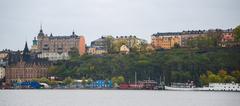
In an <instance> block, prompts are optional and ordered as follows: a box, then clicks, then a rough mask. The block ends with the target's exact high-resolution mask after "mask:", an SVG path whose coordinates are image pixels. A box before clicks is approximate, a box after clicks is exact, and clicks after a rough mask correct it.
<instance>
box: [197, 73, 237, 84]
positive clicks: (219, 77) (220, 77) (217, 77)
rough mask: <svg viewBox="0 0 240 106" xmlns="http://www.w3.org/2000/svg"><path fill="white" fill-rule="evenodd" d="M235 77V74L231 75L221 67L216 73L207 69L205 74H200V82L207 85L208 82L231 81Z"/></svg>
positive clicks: (233, 80) (234, 80)
mask: <svg viewBox="0 0 240 106" xmlns="http://www.w3.org/2000/svg"><path fill="white" fill-rule="evenodd" d="M232 73H238V71H233V72H232ZM234 75H237V74H234ZM236 79H237V76H231V75H230V74H228V73H227V71H225V70H223V69H221V70H220V71H219V72H218V73H217V74H214V73H213V72H211V71H207V74H202V75H200V82H201V83H202V85H208V84H209V83H231V82H236Z"/></svg>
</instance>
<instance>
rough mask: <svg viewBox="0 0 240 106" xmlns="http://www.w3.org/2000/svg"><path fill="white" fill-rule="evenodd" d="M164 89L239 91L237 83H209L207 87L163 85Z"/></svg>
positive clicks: (239, 85)
mask: <svg viewBox="0 0 240 106" xmlns="http://www.w3.org/2000/svg"><path fill="white" fill-rule="evenodd" d="M165 90H175V91H238V92H239V91H240V84H239V83H209V86H208V87H201V88H198V87H194V86H192V87H189V86H171V87H170V86H165Z"/></svg>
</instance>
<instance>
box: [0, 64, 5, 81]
mask: <svg viewBox="0 0 240 106" xmlns="http://www.w3.org/2000/svg"><path fill="white" fill-rule="evenodd" d="M4 77H5V68H3V67H0V80H1V79H3V78H4Z"/></svg>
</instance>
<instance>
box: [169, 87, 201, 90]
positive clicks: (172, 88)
mask: <svg viewBox="0 0 240 106" xmlns="http://www.w3.org/2000/svg"><path fill="white" fill-rule="evenodd" d="M165 90H171V91H197V90H199V88H193V87H191V88H177V87H170V86H165Z"/></svg>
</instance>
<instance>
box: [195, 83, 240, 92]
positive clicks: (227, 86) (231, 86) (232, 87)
mask: <svg viewBox="0 0 240 106" xmlns="http://www.w3.org/2000/svg"><path fill="white" fill-rule="evenodd" d="M199 90H202V91H240V84H239V83H209V86H208V87H203V88H199Z"/></svg>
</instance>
